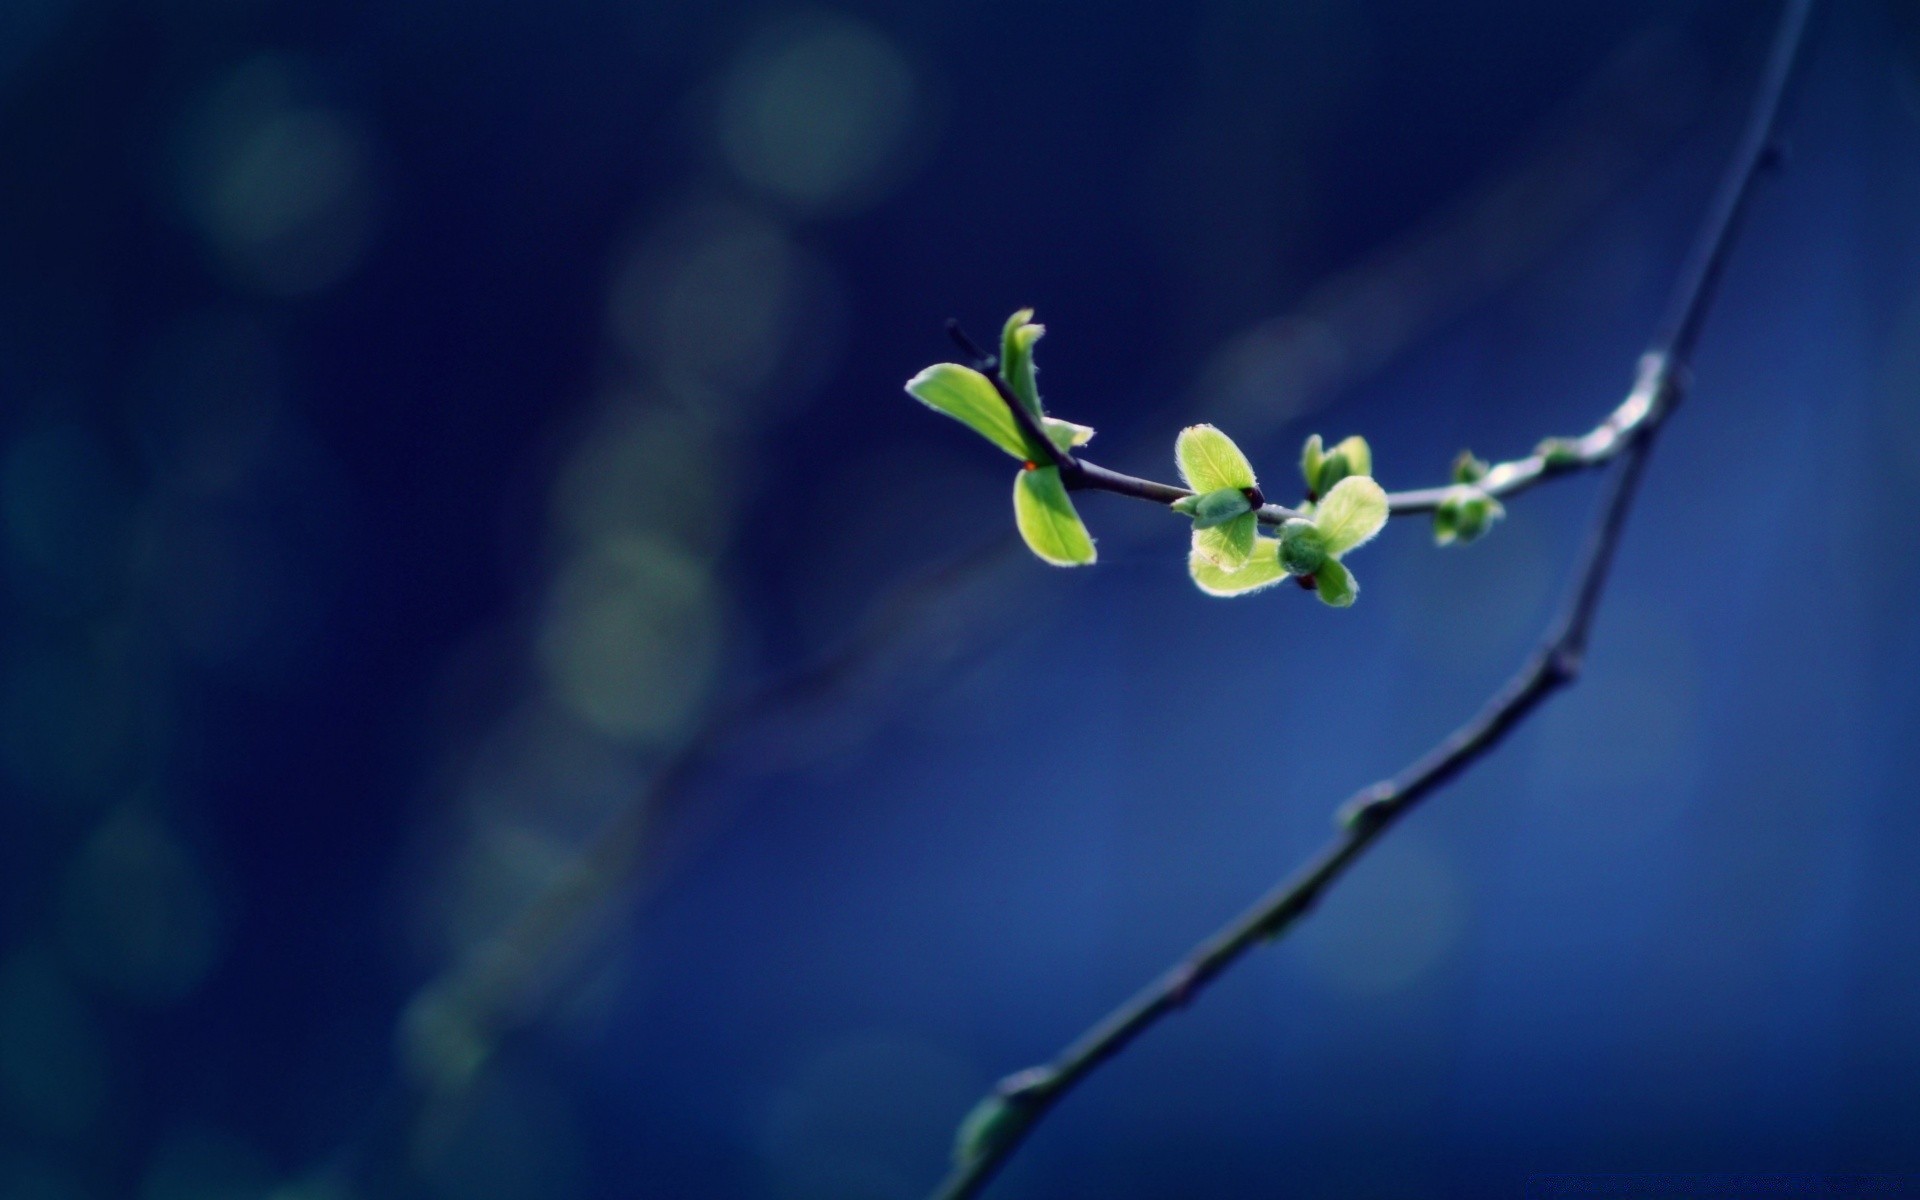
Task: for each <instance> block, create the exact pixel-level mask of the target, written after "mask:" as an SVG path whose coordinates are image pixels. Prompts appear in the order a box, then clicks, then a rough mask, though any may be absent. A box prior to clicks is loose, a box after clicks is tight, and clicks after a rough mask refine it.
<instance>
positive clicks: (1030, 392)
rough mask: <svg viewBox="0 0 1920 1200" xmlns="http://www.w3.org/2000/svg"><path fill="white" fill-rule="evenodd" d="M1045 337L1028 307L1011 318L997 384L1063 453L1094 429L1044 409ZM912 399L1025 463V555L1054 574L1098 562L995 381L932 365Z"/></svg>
mask: <svg viewBox="0 0 1920 1200" xmlns="http://www.w3.org/2000/svg"><path fill="white" fill-rule="evenodd" d="M1045 332H1046V327H1045V326H1044V325H1035V324H1033V310H1032V309H1030V308H1023V309H1021V310H1020V311H1019V312H1016V313H1014V314H1013V316H1011V317H1009V318H1008V319H1007V324H1006V327H1005V329H1003V330H1002V331H1001V335H1000V368H999V369H1000V379H1001V381H1002V382H1003V383H1005V384H1006V386H1007V390H1008V391H1010V392H1011V393H1013V396H1014V399H1015V400H1016V401H1017V402H1018V403H1019V404H1020V406H1021V407H1022V408H1024V409H1025V410H1026V411H1027V412H1028V414H1030V415H1031V416H1032V417H1033V420H1034V423H1035V424H1036V425H1038V426H1039V427H1040V430H1041V432H1043V433H1044V434H1045V435H1046V437H1047V439H1048V440H1049V441H1051V442H1052V443H1053V444H1054V445H1055V446H1056V447H1058V448H1059V449H1061V450H1063V451H1065V450H1071V449H1072V448H1073V447H1075V446H1080V445H1084V444H1086V442H1087V441H1088V440H1089V439H1091V438H1092V437H1093V430H1092V429H1091V428H1089V427H1088V426H1085V425H1076V424H1074V423H1073V422H1072V421H1062V420H1059V419H1058V418H1055V417H1049V416H1048V415H1047V414H1046V410H1045V409H1043V408H1042V407H1041V405H1040V391H1039V387H1038V384H1037V382H1036V379H1035V368H1034V363H1033V344H1034V343H1035V342H1037V341H1039V340H1040V337H1041V335H1042V334H1043V333H1045ZM907 393H908V394H909V395H911V396H912V397H913V398H914V399H916V400H918V401H920V402H921V403H922V404H925V405H926V406H927V407H928V408H931V409H933V410H935V411H936V412H943V413H945V414H946V415H948V416H949V417H952V418H953V419H954V420H956V421H959V422H960V423H961V424H962V425H965V426H966V427H967V428H969V429H971V430H973V431H974V432H975V433H977V434H979V435H980V436H981V437H984V438H986V439H987V440H988V441H990V442H992V443H993V444H994V445H996V446H998V447H1000V448H1001V449H1002V450H1005V451H1006V452H1007V453H1008V454H1011V455H1012V456H1013V457H1014V458H1016V459H1018V460H1019V461H1020V463H1021V464H1022V465H1021V470H1020V473H1019V474H1018V475H1016V476H1014V480H1013V520H1014V524H1015V525H1016V526H1017V527H1018V528H1019V530H1020V536H1021V537H1022V538H1024V539H1026V543H1027V548H1028V549H1030V550H1032V551H1033V552H1034V554H1036V555H1038V556H1039V557H1040V558H1041V559H1042V560H1043V561H1045V562H1049V563H1052V564H1053V565H1054V566H1056V567H1077V566H1084V565H1086V564H1088V563H1091V562H1093V561H1094V558H1095V557H1096V555H1095V552H1094V548H1093V538H1092V537H1090V536H1088V534H1087V527H1086V525H1085V524H1084V523H1083V522H1082V521H1081V520H1080V514H1079V513H1077V512H1075V511H1074V508H1073V501H1072V500H1071V499H1069V498H1068V496H1067V488H1066V484H1065V483H1064V482H1063V481H1062V480H1061V478H1060V469H1059V468H1058V467H1054V466H1051V465H1042V464H1051V463H1052V461H1053V456H1052V454H1050V453H1049V452H1048V450H1047V448H1046V447H1044V446H1040V445H1036V444H1035V443H1034V442H1033V440H1032V439H1031V438H1030V437H1029V436H1028V434H1027V433H1026V431H1025V430H1024V429H1022V428H1021V425H1020V422H1019V421H1017V420H1016V419H1015V418H1014V415H1013V411H1012V410H1011V409H1010V408H1009V407H1008V406H1007V402H1006V400H1005V399H1003V398H1002V397H1001V395H1000V392H999V390H998V389H997V388H995V387H994V386H993V381H992V380H991V379H988V378H987V377H986V376H985V375H982V374H981V373H980V372H978V371H976V370H974V369H973V368H972V367H963V366H961V365H960V364H959V363H935V364H934V365H933V366H931V367H928V368H927V369H926V370H924V371H922V372H920V373H919V374H918V375H915V376H914V377H913V378H912V379H909V380H908V381H907Z"/></svg>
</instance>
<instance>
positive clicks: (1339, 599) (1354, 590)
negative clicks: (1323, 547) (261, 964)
mask: <svg viewBox="0 0 1920 1200" xmlns="http://www.w3.org/2000/svg"><path fill="white" fill-rule="evenodd" d="M1313 594H1314V595H1316V596H1318V597H1320V602H1321V603H1322V604H1326V605H1330V606H1332V607H1334V608H1345V607H1347V606H1348V605H1350V604H1352V603H1353V598H1354V597H1355V596H1357V595H1359V594H1360V585H1359V584H1358V583H1356V582H1354V578H1353V572H1351V571H1349V570H1347V569H1346V568H1345V567H1343V566H1341V565H1340V560H1339V559H1337V558H1330V559H1328V560H1327V561H1326V562H1324V563H1322V564H1320V569H1319V570H1318V571H1315V572H1314V573H1313Z"/></svg>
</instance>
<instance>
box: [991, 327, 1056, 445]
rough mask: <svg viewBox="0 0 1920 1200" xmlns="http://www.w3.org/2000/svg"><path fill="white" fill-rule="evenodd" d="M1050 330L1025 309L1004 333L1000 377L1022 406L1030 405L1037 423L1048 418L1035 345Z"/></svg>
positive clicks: (1001, 332) (1001, 345)
mask: <svg viewBox="0 0 1920 1200" xmlns="http://www.w3.org/2000/svg"><path fill="white" fill-rule="evenodd" d="M1046 331H1047V327H1046V326H1045V325H1035V324H1034V323H1033V310H1032V309H1030V308H1023V309H1021V310H1020V311H1019V312H1017V313H1014V314H1013V315H1012V316H1010V317H1008V318H1007V324H1006V328H1004V329H1002V330H1001V331H1000V378H1002V379H1004V380H1006V381H1007V387H1008V388H1010V389H1011V390H1012V392H1013V394H1014V395H1015V396H1018V397H1019V398H1020V403H1022V404H1024V405H1026V406H1027V411H1028V412H1030V413H1032V414H1033V417H1034V420H1036V421H1037V420H1039V419H1040V418H1041V417H1043V416H1045V415H1046V414H1045V412H1044V411H1043V410H1042V409H1041V407H1040V384H1039V381H1038V380H1037V379H1036V378H1035V372H1036V370H1037V368H1036V367H1035V366H1034V365H1033V344H1034V343H1035V342H1037V341H1039V340H1040V335H1041V334H1043V333H1045V332H1046Z"/></svg>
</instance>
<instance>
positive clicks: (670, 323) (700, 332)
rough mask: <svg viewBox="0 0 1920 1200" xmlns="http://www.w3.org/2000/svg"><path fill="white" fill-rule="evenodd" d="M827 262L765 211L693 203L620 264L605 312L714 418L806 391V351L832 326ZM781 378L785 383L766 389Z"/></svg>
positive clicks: (644, 359)
mask: <svg viewBox="0 0 1920 1200" xmlns="http://www.w3.org/2000/svg"><path fill="white" fill-rule="evenodd" d="M841 307H842V305H841V301H840V298H839V292H838V290H837V289H836V287H835V285H834V283H833V275H832V272H831V271H829V270H828V269H827V267H826V266H825V264H823V263H822V262H820V261H819V260H818V259H817V258H816V257H815V256H813V255H812V254H810V253H808V252H807V251H805V250H803V249H802V248H801V247H800V246H798V245H796V244H795V243H794V241H793V239H792V238H791V237H789V236H788V235H787V233H786V231H785V230H783V229H782V228H780V226H778V225H776V224H775V223H773V222H772V221H769V220H767V219H766V218H765V217H761V216H758V215H756V214H754V213H751V212H749V211H747V210H745V209H742V208H738V207H735V206H730V205H719V206H713V207H695V208H693V209H690V210H688V211H686V212H684V213H682V214H680V215H679V216H678V217H676V218H674V219H672V220H669V221H667V222H665V223H663V224H662V225H661V226H660V227H659V228H657V229H656V230H654V231H653V233H652V234H651V235H650V236H649V237H647V238H646V239H645V240H644V241H643V242H642V243H641V244H640V245H639V247H638V248H637V249H636V251H635V252H634V253H633V254H632V255H631V257H629V258H628V259H627V261H626V262H625V264H624V265H623V266H622V267H621V268H620V269H619V271H618V273H617V275H616V276H615V280H614V285H613V291H612V295H611V298H610V302H609V306H608V319H609V321H610V322H611V326H612V331H613V333H614V336H615V337H616V338H617V339H618V340H619V342H620V343H621V345H622V346H623V347H624V348H625V349H626V350H627V351H628V352H629V353H631V354H632V355H634V357H635V358H636V360H638V361H639V362H640V363H641V364H642V365H644V366H645V367H646V368H647V369H648V370H649V371H650V372H651V373H652V374H653V375H655V376H656V377H658V378H659V379H660V380H661V381H662V382H663V383H665V384H667V385H668V386H669V388H671V389H672V390H673V391H674V392H675V393H676V394H677V395H679V396H680V397H682V398H685V399H687V400H688V401H689V402H691V403H694V404H696V405H700V406H704V408H705V409H706V410H707V412H708V413H709V414H710V415H711V416H713V417H714V418H716V419H720V418H724V417H727V416H729V415H732V413H731V410H733V409H737V408H739V407H740V405H741V402H742V401H743V400H745V399H747V398H749V397H757V398H760V399H764V400H765V401H767V402H768V403H770V404H771V405H773V406H774V407H779V406H781V405H782V404H783V402H786V401H788V400H789V398H790V397H791V396H794V395H799V394H802V393H803V392H804V387H803V386H802V384H803V383H804V382H809V381H806V380H803V379H802V378H800V376H802V375H803V374H805V371H804V368H805V367H806V366H807V365H808V351H809V350H810V349H815V348H817V346H818V345H819V344H821V343H824V342H825V341H827V340H831V339H832V338H833V336H834V334H836V333H837V323H838V322H837V318H838V313H839V310H840V308H841ZM775 383H777V384H778V386H779V388H780V392H781V393H783V394H764V393H771V392H772V388H770V387H769V385H770V384H775Z"/></svg>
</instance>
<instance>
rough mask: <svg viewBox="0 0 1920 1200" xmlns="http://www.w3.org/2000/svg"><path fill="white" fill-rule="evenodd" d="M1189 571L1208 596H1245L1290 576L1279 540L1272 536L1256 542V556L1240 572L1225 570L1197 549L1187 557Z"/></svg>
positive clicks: (1258, 539) (1254, 548)
mask: <svg viewBox="0 0 1920 1200" xmlns="http://www.w3.org/2000/svg"><path fill="white" fill-rule="evenodd" d="M1187 571H1188V573H1189V574H1191V575H1192V576H1193V582H1194V583H1195V584H1196V585H1198V586H1199V588H1200V590H1201V591H1203V592H1205V593H1207V594H1208V595H1209V596H1244V595H1246V594H1247V593H1248V592H1257V591H1259V590H1260V589H1262V588H1269V587H1272V586H1273V585H1274V584H1276V583H1279V582H1280V581H1281V580H1283V579H1285V578H1286V577H1287V572H1286V569H1285V568H1283V567H1282V566H1281V565H1280V539H1278V538H1270V537H1262V538H1256V539H1255V541H1254V546H1253V553H1252V554H1251V555H1249V556H1248V558H1247V561H1246V565H1245V566H1242V567H1241V568H1240V569H1239V570H1238V571H1222V570H1221V569H1220V568H1219V567H1217V566H1215V565H1214V564H1213V563H1212V562H1211V561H1210V560H1208V559H1207V558H1205V557H1203V556H1202V555H1201V554H1200V552H1199V551H1197V550H1196V551H1194V552H1193V553H1192V554H1189V555H1188V556H1187Z"/></svg>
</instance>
